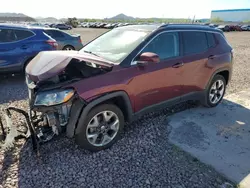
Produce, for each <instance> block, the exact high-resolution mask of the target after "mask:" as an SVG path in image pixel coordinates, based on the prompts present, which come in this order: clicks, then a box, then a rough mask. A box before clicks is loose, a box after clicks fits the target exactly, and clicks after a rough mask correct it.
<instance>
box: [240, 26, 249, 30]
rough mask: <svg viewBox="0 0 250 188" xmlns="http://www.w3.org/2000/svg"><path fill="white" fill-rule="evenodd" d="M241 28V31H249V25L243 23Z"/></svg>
mask: <svg viewBox="0 0 250 188" xmlns="http://www.w3.org/2000/svg"><path fill="white" fill-rule="evenodd" d="M241 29H242V31H250V25H243V26H242V27H241Z"/></svg>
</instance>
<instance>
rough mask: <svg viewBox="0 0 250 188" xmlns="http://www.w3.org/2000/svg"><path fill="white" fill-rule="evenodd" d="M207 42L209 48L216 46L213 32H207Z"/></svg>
mask: <svg viewBox="0 0 250 188" xmlns="http://www.w3.org/2000/svg"><path fill="white" fill-rule="evenodd" d="M207 44H208V47H209V48H212V47H215V46H216V42H215V39H214V35H213V33H207Z"/></svg>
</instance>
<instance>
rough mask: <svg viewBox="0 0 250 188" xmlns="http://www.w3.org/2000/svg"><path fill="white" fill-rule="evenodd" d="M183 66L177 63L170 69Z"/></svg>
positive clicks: (181, 63)
mask: <svg viewBox="0 0 250 188" xmlns="http://www.w3.org/2000/svg"><path fill="white" fill-rule="evenodd" d="M183 65H184V63H183V62H179V63H176V64H174V65H173V66H172V67H173V68H179V67H182V66H183Z"/></svg>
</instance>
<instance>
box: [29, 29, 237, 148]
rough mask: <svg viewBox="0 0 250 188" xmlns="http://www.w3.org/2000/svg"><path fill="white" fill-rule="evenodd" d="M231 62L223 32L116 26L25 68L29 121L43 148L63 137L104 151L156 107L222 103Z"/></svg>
mask: <svg viewBox="0 0 250 188" xmlns="http://www.w3.org/2000/svg"><path fill="white" fill-rule="evenodd" d="M232 63H233V53H232V48H231V46H230V45H229V44H228V43H227V41H226V38H225V36H224V35H223V33H222V31H220V30H218V29H215V28H211V27H209V26H202V25H191V24H190V25H175V24H170V25H132V26H124V27H119V28H115V29H112V30H111V31H108V32H106V33H105V34H103V35H101V36H99V37H98V38H96V39H94V40H93V41H91V42H89V43H88V44H86V45H85V46H84V47H83V49H82V50H80V51H53V52H41V53H39V54H38V55H37V56H36V57H35V58H34V59H33V60H32V61H31V62H30V63H29V64H28V66H27V67H26V82H27V85H28V88H29V101H30V109H31V114H32V115H31V122H32V125H33V127H34V130H35V133H36V136H37V139H38V141H39V143H43V142H46V141H48V140H50V139H51V138H53V136H54V135H58V134H60V133H61V132H66V135H67V136H68V137H69V138H73V137H74V138H75V140H76V143H77V144H78V145H80V146H82V147H84V148H86V149H88V150H91V151H98V150H101V149H105V148H108V147H110V146H111V145H112V144H113V143H114V142H116V141H117V139H118V138H119V136H120V134H121V132H122V130H123V126H124V122H129V121H131V120H132V119H133V118H134V117H137V116H139V115H141V114H143V113H146V112H149V111H151V110H154V109H155V108H159V107H165V106H168V105H173V104H176V103H180V102H181V101H186V100H199V101H200V102H201V103H202V104H204V105H205V106H207V107H215V106H216V105H218V104H219V103H220V102H221V100H222V98H223V95H224V93H225V89H226V85H227V84H228V82H229V80H230V77H231V72H232ZM37 122H40V123H37Z"/></svg>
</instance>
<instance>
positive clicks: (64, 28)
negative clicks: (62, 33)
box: [54, 24, 72, 30]
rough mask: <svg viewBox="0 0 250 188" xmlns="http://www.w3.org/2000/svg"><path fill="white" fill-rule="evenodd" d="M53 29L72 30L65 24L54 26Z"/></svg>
mask: <svg viewBox="0 0 250 188" xmlns="http://www.w3.org/2000/svg"><path fill="white" fill-rule="evenodd" d="M54 27H55V28H57V29H61V30H70V29H72V26H70V25H67V24H56V25H55V26H54Z"/></svg>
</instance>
